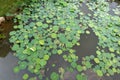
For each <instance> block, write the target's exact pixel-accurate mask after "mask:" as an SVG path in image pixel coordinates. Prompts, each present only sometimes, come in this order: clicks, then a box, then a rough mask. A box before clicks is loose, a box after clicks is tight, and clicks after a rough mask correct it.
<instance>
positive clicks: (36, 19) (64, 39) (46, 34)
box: [10, 0, 120, 80]
mask: <svg viewBox="0 0 120 80" xmlns="http://www.w3.org/2000/svg"><path fill="white" fill-rule="evenodd" d="M82 3H84V2H83V0H57V1H56V0H31V2H30V4H29V5H27V7H25V8H24V9H23V11H22V13H20V14H19V15H17V16H16V18H15V22H17V23H18V25H15V26H14V29H15V31H12V32H10V36H11V37H10V42H11V43H13V46H12V50H13V51H15V54H14V55H15V56H16V57H18V59H19V61H18V66H16V67H15V68H14V72H19V71H20V70H25V69H27V70H28V71H30V72H31V73H33V74H35V75H36V77H31V78H30V76H29V74H27V73H25V74H24V75H23V79H24V80H36V79H39V80H42V78H43V76H44V75H43V74H42V73H41V71H42V70H45V66H46V64H47V61H48V60H49V58H50V57H51V56H52V55H54V54H57V55H60V56H61V55H62V56H63V59H64V60H65V61H67V62H69V63H70V64H71V67H72V69H76V70H77V71H78V72H79V73H82V72H83V71H85V70H87V69H93V70H94V71H95V72H96V73H97V74H98V76H103V75H104V74H107V75H113V74H114V73H120V69H119V67H120V66H119V65H120V57H119V56H117V55H119V54H120V17H118V16H112V15H110V14H108V11H109V6H108V3H107V2H105V1H104V0H102V1H101V0H96V1H93V0H91V1H88V2H86V5H87V6H88V8H89V10H91V12H92V14H93V15H92V14H90V13H88V14H84V13H83V12H82V10H81V9H80V7H81V6H82ZM91 17H92V19H91ZM88 27H91V28H92V29H93V31H94V33H95V34H96V36H98V39H99V42H98V50H97V51H96V53H97V56H93V55H91V56H86V57H84V58H83V61H82V63H80V64H78V63H77V61H78V58H79V56H77V55H76V51H75V50H74V49H73V46H80V43H79V42H78V41H79V40H80V35H81V34H83V33H84V31H85V30H86V29H87V28H88ZM86 33H87V34H90V32H89V31H86ZM101 48H102V49H103V50H101ZM104 48H108V50H109V51H110V52H106V51H105V50H104ZM116 53H118V54H116ZM93 62H94V63H93ZM51 65H52V64H51ZM62 71H63V69H62ZM59 74H60V73H56V72H53V73H51V75H50V77H49V78H50V80H59V79H60V76H59ZM62 74H64V71H63V72H62V73H61V75H62ZM49 78H46V80H49ZM62 78H63V77H62ZM76 79H77V80H79V79H84V80H87V78H86V76H85V75H82V74H78V75H76Z"/></svg>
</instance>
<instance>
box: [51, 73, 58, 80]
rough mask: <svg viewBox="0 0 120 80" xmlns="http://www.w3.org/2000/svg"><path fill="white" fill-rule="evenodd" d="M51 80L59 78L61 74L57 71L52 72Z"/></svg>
mask: <svg viewBox="0 0 120 80" xmlns="http://www.w3.org/2000/svg"><path fill="white" fill-rule="evenodd" d="M50 79H51V80H59V75H58V74H57V73H56V72H52V74H51V75H50Z"/></svg>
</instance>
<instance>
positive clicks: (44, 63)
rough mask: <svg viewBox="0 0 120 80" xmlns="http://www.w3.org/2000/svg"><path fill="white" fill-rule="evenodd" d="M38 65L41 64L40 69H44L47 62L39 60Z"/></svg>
mask: <svg viewBox="0 0 120 80" xmlns="http://www.w3.org/2000/svg"><path fill="white" fill-rule="evenodd" d="M39 63H40V64H41V66H42V67H44V66H45V65H46V63H47V62H46V61H45V60H44V59H41V60H40V62H39Z"/></svg>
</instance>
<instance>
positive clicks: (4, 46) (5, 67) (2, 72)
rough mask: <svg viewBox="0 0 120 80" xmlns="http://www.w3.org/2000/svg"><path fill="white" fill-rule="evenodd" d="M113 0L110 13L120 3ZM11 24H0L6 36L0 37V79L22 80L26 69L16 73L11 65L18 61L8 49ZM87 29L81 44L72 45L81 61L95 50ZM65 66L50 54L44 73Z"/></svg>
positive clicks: (119, 78)
mask: <svg viewBox="0 0 120 80" xmlns="http://www.w3.org/2000/svg"><path fill="white" fill-rule="evenodd" d="M115 1H116V2H110V8H111V10H110V14H113V12H112V9H113V8H115V7H116V6H117V5H118V4H119V3H120V1H119V0H115ZM86 8H87V7H86V6H85V5H84V6H83V11H84V12H85V13H87V12H89V11H87V10H86ZM13 25H14V24H13V22H12V21H6V22H5V23H3V24H2V25H0V27H2V28H3V29H4V30H3V33H4V34H5V36H6V38H5V39H0V80H22V74H23V73H25V72H27V71H26V70H25V71H21V72H20V73H17V74H15V73H14V72H13V67H14V66H15V65H17V61H18V59H17V58H16V57H14V56H13V53H14V52H12V51H11V50H10V43H9V40H8V39H9V32H10V31H11V30H13V28H12V27H13ZM88 30H89V31H90V32H91V34H82V35H81V37H80V39H81V40H80V42H81V46H80V47H76V46H75V47H74V49H76V50H77V55H78V56H79V57H80V60H79V61H81V58H82V57H84V56H86V55H91V54H95V51H96V46H97V42H98V39H97V37H96V36H95V34H94V33H93V31H92V30H91V29H88ZM50 64H56V66H55V67H54V68H53V67H52V66H49V65H50ZM67 66H69V64H68V63H67V62H65V61H64V60H63V58H62V57H61V56H58V55H53V56H51V58H50V60H49V61H48V64H47V66H46V69H48V70H47V73H45V75H46V76H49V75H50V74H51V72H52V71H55V72H58V71H57V70H58V68H59V67H63V68H66V67H67ZM76 73H77V72H74V73H73V74H74V75H75V74H76ZM88 73H90V71H88V72H87V74H86V75H89V74H88ZM73 74H72V75H73ZM90 74H91V75H92V74H95V73H90ZM66 75H67V76H68V75H69V76H68V77H69V78H71V77H70V75H71V74H70V73H69V72H66ZM74 75H73V77H72V78H71V79H72V80H74ZM71 79H69V80H71ZM89 80H100V78H99V79H96V78H95V77H93V78H92V79H89ZM101 80H120V75H119V74H116V75H115V76H111V77H106V76H105V77H103V79H101Z"/></svg>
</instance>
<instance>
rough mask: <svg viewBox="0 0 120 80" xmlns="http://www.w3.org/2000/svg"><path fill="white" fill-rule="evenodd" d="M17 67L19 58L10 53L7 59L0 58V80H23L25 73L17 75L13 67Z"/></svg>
mask: <svg viewBox="0 0 120 80" xmlns="http://www.w3.org/2000/svg"><path fill="white" fill-rule="evenodd" d="M15 65H17V58H15V57H14V56H13V55H12V53H11V52H10V53H9V54H8V55H7V56H6V57H5V58H0V80H22V79H21V77H22V74H23V73H24V71H21V72H20V73H17V74H15V73H14V72H13V67H14V66H15Z"/></svg>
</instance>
